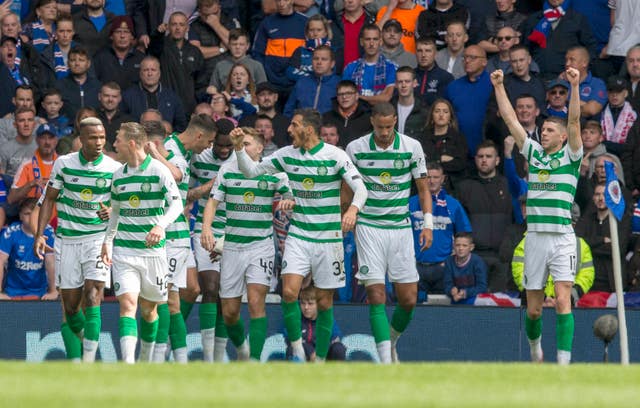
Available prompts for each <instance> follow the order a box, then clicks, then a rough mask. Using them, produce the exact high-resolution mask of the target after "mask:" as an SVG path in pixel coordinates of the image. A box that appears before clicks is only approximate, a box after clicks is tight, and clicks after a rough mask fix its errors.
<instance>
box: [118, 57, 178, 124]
mask: <svg viewBox="0 0 640 408" xmlns="http://www.w3.org/2000/svg"><path fill="white" fill-rule="evenodd" d="M149 108H152V109H158V110H159V111H160V112H161V113H162V118H163V119H165V120H167V121H168V122H169V123H171V125H172V126H173V127H174V128H175V129H176V131H178V132H182V131H183V130H184V129H185V128H186V126H187V117H186V115H185V113H184V108H183V106H182V102H180V99H179V98H178V96H177V95H176V94H175V93H174V92H173V91H172V90H171V89H169V88H165V87H163V86H162V85H160V61H158V59H157V58H155V57H151V56H147V57H145V58H144V59H143V60H142V62H141V63H140V83H139V84H138V85H134V86H132V87H131V88H129V89H127V90H125V91H124V93H123V95H122V112H124V113H127V114H129V115H131V116H132V117H134V118H139V117H140V115H141V114H142V112H144V111H145V110H147V109H149Z"/></svg>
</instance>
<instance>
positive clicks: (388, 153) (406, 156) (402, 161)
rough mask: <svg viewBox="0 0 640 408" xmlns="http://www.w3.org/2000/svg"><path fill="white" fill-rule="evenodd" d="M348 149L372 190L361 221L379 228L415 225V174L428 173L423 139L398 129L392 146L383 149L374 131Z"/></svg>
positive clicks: (360, 222)
mask: <svg viewBox="0 0 640 408" xmlns="http://www.w3.org/2000/svg"><path fill="white" fill-rule="evenodd" d="M346 152H347V154H348V155H349V157H350V158H351V160H353V163H354V164H355V165H356V167H357V168H358V171H359V172H360V174H362V180H363V181H364V185H365V186H366V187H367V192H368V197H367V201H366V203H365V205H364V208H363V209H362V210H361V211H360V212H359V213H358V222H357V223H358V224H362V225H368V226H370V227H376V228H411V222H410V220H409V195H410V192H411V178H412V177H413V178H416V179H417V178H424V177H426V176H427V167H426V162H425V158H424V152H423V151H422V146H421V145H420V142H418V141H417V140H415V139H412V138H410V137H408V136H405V135H403V134H400V133H398V132H396V134H395V138H394V140H393V143H392V144H391V146H389V147H388V148H387V149H384V150H383V149H381V148H379V147H378V146H377V145H376V144H375V142H374V137H373V133H371V134H368V135H366V136H362V137H361V138H358V139H356V140H354V141H353V142H351V143H349V145H348V146H347V149H346Z"/></svg>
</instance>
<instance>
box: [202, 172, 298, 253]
mask: <svg viewBox="0 0 640 408" xmlns="http://www.w3.org/2000/svg"><path fill="white" fill-rule="evenodd" d="M288 193H290V190H289V179H288V178H287V175H286V174H284V173H278V174H274V175H268V174H263V175H260V176H258V177H255V178H252V179H248V178H246V177H245V176H244V175H243V174H242V172H241V171H240V169H239V168H238V163H237V162H233V163H229V164H225V165H223V166H222V167H221V168H220V172H218V177H217V178H216V181H215V183H214V185H213V188H212V189H211V198H213V199H215V200H217V201H219V202H221V203H222V202H224V203H225V204H226V211H227V223H226V228H225V238H224V247H225V248H228V249H240V248H246V247H247V246H248V245H250V244H252V243H254V242H256V241H262V240H265V239H268V238H271V237H272V236H273V199H274V197H275V195H276V194H288ZM288 195H290V194H288Z"/></svg>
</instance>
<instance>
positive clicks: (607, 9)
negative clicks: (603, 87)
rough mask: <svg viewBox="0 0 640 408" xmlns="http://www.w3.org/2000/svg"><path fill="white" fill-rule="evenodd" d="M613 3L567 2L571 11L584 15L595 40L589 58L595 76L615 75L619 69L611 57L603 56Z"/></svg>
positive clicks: (595, 0) (600, 1)
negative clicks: (593, 49)
mask: <svg viewBox="0 0 640 408" xmlns="http://www.w3.org/2000/svg"><path fill="white" fill-rule="evenodd" d="M615 3H616V1H615V0H613V1H611V2H610V1H609V0H573V1H571V2H570V4H569V3H568V2H567V4H569V6H570V7H571V8H572V9H573V11H575V12H576V13H580V14H582V15H583V16H584V17H585V19H586V20H587V23H588V24H589V28H591V32H592V33H593V37H594V38H595V40H596V54H595V55H594V58H593V59H592V60H591V63H592V70H593V72H594V75H595V76H597V77H599V78H603V79H606V78H608V77H610V76H611V75H615V74H617V73H618V71H620V65H619V64H618V66H617V67H616V68H614V64H613V61H612V60H611V58H605V52H606V51H605V47H606V46H607V42H608V41H609V33H610V32H611V26H612V24H613V20H614V19H615V12H614V9H615V7H616V5H615ZM629 14H630V16H631V15H632V14H633V13H632V12H630V13H629ZM629 21H633V20H629ZM637 42H638V41H636V43H637ZM633 44H634V43H630V45H633ZM625 51H626V50H625ZM623 55H624V54H623ZM620 62H622V61H620Z"/></svg>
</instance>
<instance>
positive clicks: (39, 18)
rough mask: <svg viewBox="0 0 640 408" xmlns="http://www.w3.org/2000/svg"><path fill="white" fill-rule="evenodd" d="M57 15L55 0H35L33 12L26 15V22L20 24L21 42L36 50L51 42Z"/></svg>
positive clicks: (40, 49) (39, 50)
mask: <svg viewBox="0 0 640 408" xmlns="http://www.w3.org/2000/svg"><path fill="white" fill-rule="evenodd" d="M57 16H58V8H57V5H56V0H37V1H36V2H35V6H34V9H33V12H32V13H31V14H30V15H29V17H27V23H26V24H23V26H22V32H21V33H20V37H21V39H22V42H23V43H28V44H31V45H33V47H34V48H35V49H36V51H38V52H42V50H44V49H45V47H46V46H47V45H49V44H51V43H52V42H53V39H54V37H55V28H54V26H55V22H56V17H57Z"/></svg>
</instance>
